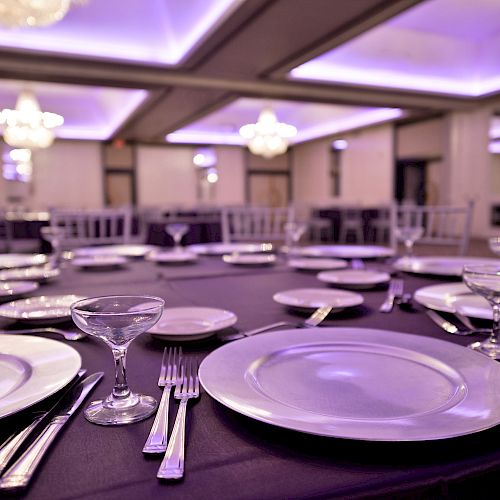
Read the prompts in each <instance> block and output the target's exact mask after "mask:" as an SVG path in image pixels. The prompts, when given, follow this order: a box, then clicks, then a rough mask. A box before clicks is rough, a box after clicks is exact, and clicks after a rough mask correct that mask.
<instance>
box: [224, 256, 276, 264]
mask: <svg viewBox="0 0 500 500" xmlns="http://www.w3.org/2000/svg"><path fill="white" fill-rule="evenodd" d="M222 260H223V261H224V262H226V263H228V264H233V265H235V266H270V265H272V264H275V263H276V255H274V254H265V253H264V254H260V253H247V254H245V253H243V254H241V253H232V254H227V255H223V256H222Z"/></svg>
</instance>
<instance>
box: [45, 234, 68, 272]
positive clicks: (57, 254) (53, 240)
mask: <svg viewBox="0 0 500 500" xmlns="http://www.w3.org/2000/svg"><path fill="white" fill-rule="evenodd" d="M40 234H41V235H42V238H43V239H44V240H45V241H48V242H49V243H50V246H51V247H52V255H51V257H50V259H49V260H50V267H51V268H52V269H57V268H58V267H59V266H60V264H61V243H62V240H63V239H64V229H63V228H62V227H56V226H46V227H42V228H41V229H40Z"/></svg>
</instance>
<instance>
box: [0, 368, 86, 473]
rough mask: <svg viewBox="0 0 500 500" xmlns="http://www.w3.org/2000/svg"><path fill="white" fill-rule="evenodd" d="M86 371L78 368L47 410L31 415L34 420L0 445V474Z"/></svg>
mask: <svg viewBox="0 0 500 500" xmlns="http://www.w3.org/2000/svg"><path fill="white" fill-rule="evenodd" d="M86 373H87V370H84V369H82V370H80V371H79V372H78V373H77V375H76V377H75V378H74V379H73V380H72V381H71V382H70V383H69V386H68V387H66V391H65V392H64V394H63V396H62V397H61V398H59V400H58V401H57V402H56V403H55V404H54V405H53V406H52V407H51V408H50V409H49V410H47V411H43V412H38V413H37V414H34V415H33V416H32V418H33V417H35V418H34V420H33V421H32V422H31V423H30V424H29V425H28V426H26V427H25V428H24V429H22V430H21V431H19V432H18V433H17V434H14V435H12V436H11V437H10V438H9V439H8V440H7V441H6V442H5V443H4V444H3V445H2V446H1V447H0V474H1V473H2V472H3V471H4V470H5V469H6V468H7V465H8V464H9V462H10V461H11V459H12V457H13V456H14V455H15V454H16V452H17V450H19V448H21V446H22V445H23V443H24V442H25V441H26V439H27V438H28V437H29V436H30V435H31V433H32V432H33V431H34V430H35V428H36V427H37V426H38V424H39V423H40V422H41V421H42V420H43V419H44V418H45V417H46V416H47V415H48V414H49V413H50V412H51V411H52V410H54V409H55V408H56V407H57V405H58V404H59V402H60V401H61V399H62V398H63V397H64V396H65V395H66V393H67V392H68V391H70V390H71V388H72V387H73V386H74V385H75V384H76V383H77V382H79V381H80V380H81V379H82V378H83V377H84V376H85V374H86Z"/></svg>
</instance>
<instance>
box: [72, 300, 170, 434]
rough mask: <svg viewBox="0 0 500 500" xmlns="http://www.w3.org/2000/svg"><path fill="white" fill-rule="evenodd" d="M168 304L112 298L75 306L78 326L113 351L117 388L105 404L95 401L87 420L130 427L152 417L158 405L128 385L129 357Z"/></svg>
mask: <svg viewBox="0 0 500 500" xmlns="http://www.w3.org/2000/svg"><path fill="white" fill-rule="evenodd" d="M164 305H165V301H164V300H163V299H160V298H159V297H148V296H140V295H139V296H135V295H110V296H105V297H91V298H88V299H83V300H79V301H78V302H75V303H74V304H72V305H71V317H72V318H73V321H74V322H75V323H76V325H77V326H78V327H79V328H80V329H81V330H83V331H84V332H86V333H88V334H89V335H93V336H95V337H98V338H100V339H102V340H103V341H104V343H105V344H107V345H108V346H109V347H110V348H111V350H112V351H113V357H114V360H115V369H116V372H115V384H114V387H113V391H112V393H111V394H110V395H109V396H108V397H107V398H106V399H103V400H98V401H93V402H92V403H90V405H89V406H88V407H87V409H86V410H85V418H86V419H87V420H89V421H90V422H93V423H96V424H101V425H120V424H129V423H131V422H137V421H139V420H143V419H145V418H147V417H149V415H151V414H152V413H153V412H154V411H155V410H156V407H157V402H156V400H155V399H154V398H152V397H151V396H144V395H142V394H135V393H133V392H131V391H130V389H129V386H128V383H127V373H126V363H125V362H126V356H127V349H128V346H129V344H130V343H131V342H132V340H134V339H135V338H136V337H137V336H138V335H140V334H141V333H143V332H145V331H146V330H149V328H151V327H152V326H153V325H154V324H155V323H156V322H157V321H158V320H159V319H160V317H161V313H162V311H163V306H164Z"/></svg>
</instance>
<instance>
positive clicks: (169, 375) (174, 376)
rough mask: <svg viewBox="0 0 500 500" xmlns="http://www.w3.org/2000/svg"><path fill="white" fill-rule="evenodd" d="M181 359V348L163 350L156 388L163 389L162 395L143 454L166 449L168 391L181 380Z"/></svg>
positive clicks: (160, 451)
mask: <svg viewBox="0 0 500 500" xmlns="http://www.w3.org/2000/svg"><path fill="white" fill-rule="evenodd" d="M181 358H182V347H179V348H177V347H173V348H172V347H170V348H169V349H167V348H165V349H164V350H163V358H162V360H161V369H160V377H159V378H158V386H159V387H163V393H162V396H161V400H160V405H159V407H158V411H157V412H156V416H155V420H154V422H153V425H152V427H151V431H150V432H149V436H148V439H147V440H146V443H145V444H144V448H143V449H142V452H143V453H163V452H164V451H165V450H166V449H167V441H168V408H169V401H170V391H171V389H172V387H174V386H176V385H177V384H179V383H180V382H181V380H182V378H181V376H180V373H179V371H180V370H179V368H180V361H181Z"/></svg>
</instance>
